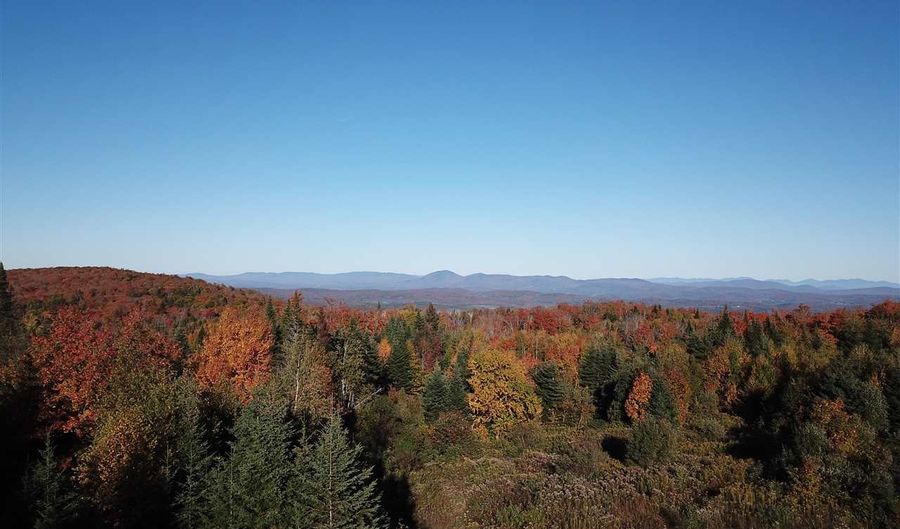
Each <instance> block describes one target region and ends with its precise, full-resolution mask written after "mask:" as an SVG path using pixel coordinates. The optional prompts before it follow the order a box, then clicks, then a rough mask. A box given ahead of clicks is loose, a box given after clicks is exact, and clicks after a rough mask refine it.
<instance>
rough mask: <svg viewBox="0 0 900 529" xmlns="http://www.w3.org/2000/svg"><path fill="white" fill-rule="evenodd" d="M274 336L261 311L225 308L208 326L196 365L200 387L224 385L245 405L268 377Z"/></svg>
mask: <svg viewBox="0 0 900 529" xmlns="http://www.w3.org/2000/svg"><path fill="white" fill-rule="evenodd" d="M273 344H274V337H273V336H272V328H271V326H270V325H269V321H268V320H267V319H266V316H265V314H264V313H263V312H262V311H260V310H249V309H248V310H245V311H240V310H238V309H236V308H234V307H227V308H226V309H225V310H223V311H222V313H221V314H220V315H219V319H218V321H216V322H215V323H213V324H212V325H210V329H209V334H208V335H207V336H206V339H205V340H204V342H203V349H202V350H201V351H200V355H199V361H198V366H197V381H198V382H199V383H200V386H201V387H203V388H210V387H214V386H219V385H221V384H227V385H228V386H229V387H230V388H231V389H232V390H233V391H234V392H235V394H236V395H237V396H238V398H239V399H240V400H241V401H243V402H246V401H247V400H249V398H250V395H251V393H252V391H253V388H255V387H256V386H257V385H259V384H260V383H262V382H265V381H266V380H267V379H268V377H269V372H270V369H271V360H272V354H271V352H272V345H273Z"/></svg>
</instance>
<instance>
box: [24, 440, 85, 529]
mask: <svg viewBox="0 0 900 529" xmlns="http://www.w3.org/2000/svg"><path fill="white" fill-rule="evenodd" d="M25 490H26V492H27V493H28V496H29V499H30V502H31V514H32V518H33V520H34V528H35V529H51V528H56V527H62V526H63V525H64V524H65V523H66V522H67V521H68V520H69V519H71V518H72V517H73V516H74V514H75V512H76V509H77V506H78V503H77V496H76V495H75V494H74V493H73V492H72V491H71V490H70V488H69V485H68V482H67V480H66V478H65V476H64V474H63V473H62V472H61V471H60V470H59V469H58V465H57V462H56V457H55V455H54V454H53V444H52V443H51V441H50V436H49V435H48V436H47V437H46V440H45V442H44V448H43V449H42V450H41V451H40V455H39V457H38V460H37V461H36V462H35V464H34V465H33V467H32V469H31V472H30V473H29V475H28V479H27V481H26V483H25Z"/></svg>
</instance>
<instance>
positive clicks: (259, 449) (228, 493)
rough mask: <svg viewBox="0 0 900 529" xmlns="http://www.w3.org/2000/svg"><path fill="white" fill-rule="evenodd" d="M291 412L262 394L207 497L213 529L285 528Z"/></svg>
mask: <svg viewBox="0 0 900 529" xmlns="http://www.w3.org/2000/svg"><path fill="white" fill-rule="evenodd" d="M286 412H287V409H286V406H285V405H284V404H282V403H281V402H279V401H278V400H277V399H275V398H274V397H273V396H271V395H267V394H263V393H261V392H258V393H257V394H256V395H255V396H254V398H253V400H251V401H250V403H249V404H248V405H247V407H246V408H244V409H243V410H242V411H241V414H240V415H239V416H238V419H237V421H236V423H235V426H234V437H235V439H234V442H233V443H232V444H231V453H230V455H229V457H228V459H227V460H225V461H224V463H223V464H222V465H221V466H220V467H219V468H218V469H216V470H215V471H214V472H213V475H212V477H211V482H210V486H209V487H208V488H207V490H206V493H205V494H204V501H205V502H206V503H207V505H208V508H207V511H208V515H207V517H206V519H205V520H204V526H205V527H209V528H217V529H218V528H221V529H226V528H229V529H230V528H235V529H238V528H239V529H245V528H247V529H255V528H259V529H268V528H271V527H277V526H280V525H282V523H283V521H284V515H285V507H286V503H285V497H284V491H285V486H286V485H287V482H288V479H289V477H290V460H289V457H288V451H289V446H288V443H289V440H290V435H291V431H290V427H289V426H288V424H287V422H286V421H285V416H286Z"/></svg>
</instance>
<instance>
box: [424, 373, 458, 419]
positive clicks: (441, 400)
mask: <svg viewBox="0 0 900 529" xmlns="http://www.w3.org/2000/svg"><path fill="white" fill-rule="evenodd" d="M422 409H423V411H424V413H425V420H427V421H429V422H431V421H433V420H435V419H437V417H438V415H440V414H441V412H445V411H449V410H450V409H451V402H450V388H449V384H448V383H447V378H446V377H444V374H443V373H441V372H440V371H439V370H438V371H435V372H434V373H432V374H431V376H430V377H428V381H427V382H426V383H425V390H424V391H423V392H422Z"/></svg>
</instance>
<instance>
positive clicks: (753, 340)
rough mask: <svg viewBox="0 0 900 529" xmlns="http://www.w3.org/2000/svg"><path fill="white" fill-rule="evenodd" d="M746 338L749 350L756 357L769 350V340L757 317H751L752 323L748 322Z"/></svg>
mask: <svg viewBox="0 0 900 529" xmlns="http://www.w3.org/2000/svg"><path fill="white" fill-rule="evenodd" d="M744 340H745V341H746V343H747V352H748V353H750V356H752V357H754V358H755V357H757V356H761V355H764V354H766V352H767V351H768V348H769V340H768V339H767V338H766V333H765V331H764V330H763V326H762V324H760V323H759V321H757V320H756V319H751V320H750V323H748V324H747V331H746V332H745V333H744Z"/></svg>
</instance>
